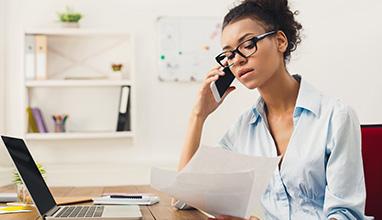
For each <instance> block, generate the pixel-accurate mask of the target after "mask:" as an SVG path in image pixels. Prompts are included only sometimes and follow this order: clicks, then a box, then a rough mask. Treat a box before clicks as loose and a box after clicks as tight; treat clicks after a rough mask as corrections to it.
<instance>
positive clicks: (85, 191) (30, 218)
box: [0, 186, 207, 220]
mask: <svg viewBox="0 0 382 220" xmlns="http://www.w3.org/2000/svg"><path fill="white" fill-rule="evenodd" d="M15 189H16V188H15V186H6V187H0V192H15V191H16V190H15ZM51 192H52V194H53V196H54V197H76V196H77V197H83V196H89V197H96V196H100V195H101V194H102V193H113V192H125V193H154V194H156V195H159V197H160V202H159V203H157V204H155V205H152V206H141V207H140V208H141V212H142V215H143V219H148V220H155V219H169V220H178V219H179V220H183V219H184V220H185V219H195V220H199V219H203V220H205V219H207V216H205V215H204V214H202V213H201V212H199V211H197V210H187V211H179V210H174V209H173V208H172V207H171V206H170V200H171V199H170V197H169V196H168V195H166V194H164V193H161V192H159V191H157V190H155V189H153V188H151V187H150V186H112V187H53V188H51ZM37 215H38V214H37V212H36V210H35V209H34V208H33V212H29V213H18V214H6V215H0V220H5V219H7V220H16V219H17V220H20V219H22V220H36V218H37ZM39 219H41V218H39Z"/></svg>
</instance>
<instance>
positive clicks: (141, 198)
mask: <svg viewBox="0 0 382 220" xmlns="http://www.w3.org/2000/svg"><path fill="white" fill-rule="evenodd" d="M93 202H94V204H102V205H153V204H155V203H158V202H159V197H158V196H154V195H151V194H124V193H119V194H109V195H103V196H101V197H97V198H93Z"/></svg>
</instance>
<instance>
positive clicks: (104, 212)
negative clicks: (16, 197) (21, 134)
mask: <svg viewBox="0 0 382 220" xmlns="http://www.w3.org/2000/svg"><path fill="white" fill-rule="evenodd" d="M1 138H2V139H3V141H4V144H5V146H6V148H7V150H8V152H9V154H10V155H11V158H12V160H13V162H14V164H15V165H16V168H17V170H18V171H19V174H20V177H21V179H22V180H23V182H24V184H25V186H26V187H27V189H28V191H29V194H30V195H31V197H32V200H33V202H34V204H35V205H36V207H37V210H38V212H39V214H40V216H41V217H42V218H43V219H46V220H51V219H54V220H56V219H60V220H61V219H66V220H74V219H75V220H77V219H81V220H82V219H84V220H88V219H91V220H109V219H110V220H119V219H142V213H141V211H140V209H139V206H138V205H114V206H112V205H109V206H102V205H93V206H92V205H90V206H89V205H84V206H58V205H57V203H56V201H55V200H54V198H53V196H52V193H51V192H50V191H49V188H48V186H47V185H46V182H45V181H44V179H43V178H42V176H41V173H40V172H39V170H38V168H37V166H36V163H35V161H34V160H33V158H32V155H31V154H30V152H29V150H28V148H27V146H26V144H25V142H24V141H23V140H22V139H18V138H13V137H7V136H1Z"/></svg>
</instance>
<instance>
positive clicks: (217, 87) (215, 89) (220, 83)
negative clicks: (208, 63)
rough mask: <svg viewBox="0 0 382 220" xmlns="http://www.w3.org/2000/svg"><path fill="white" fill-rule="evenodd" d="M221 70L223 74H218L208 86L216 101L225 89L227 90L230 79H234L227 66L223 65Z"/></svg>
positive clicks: (218, 100)
mask: <svg viewBox="0 0 382 220" xmlns="http://www.w3.org/2000/svg"><path fill="white" fill-rule="evenodd" d="M223 71H224V73H225V74H224V76H219V78H218V79H217V80H216V81H214V82H212V83H211V84H210V88H211V91H212V94H213V95H214V98H215V100H216V102H220V100H221V98H222V97H223V95H224V93H225V91H227V89H228V88H229V86H230V85H231V83H232V81H233V80H234V79H235V76H234V75H233V73H232V71H231V69H230V68H229V66H227V67H224V69H223Z"/></svg>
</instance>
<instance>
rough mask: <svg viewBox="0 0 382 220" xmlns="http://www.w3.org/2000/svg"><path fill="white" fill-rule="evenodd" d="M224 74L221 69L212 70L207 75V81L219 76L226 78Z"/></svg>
mask: <svg viewBox="0 0 382 220" xmlns="http://www.w3.org/2000/svg"><path fill="white" fill-rule="evenodd" d="M224 74H225V73H224V72H223V70H221V68H220V67H219V68H212V69H211V70H210V71H209V72H208V73H207V75H206V79H208V78H211V77H213V76H216V75H218V76H224Z"/></svg>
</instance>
